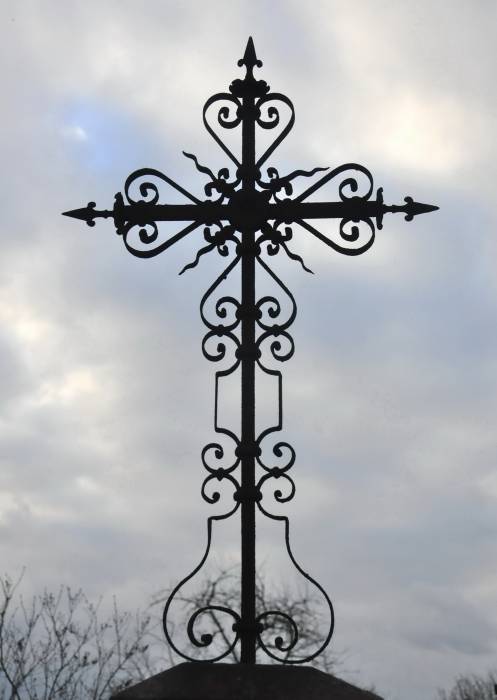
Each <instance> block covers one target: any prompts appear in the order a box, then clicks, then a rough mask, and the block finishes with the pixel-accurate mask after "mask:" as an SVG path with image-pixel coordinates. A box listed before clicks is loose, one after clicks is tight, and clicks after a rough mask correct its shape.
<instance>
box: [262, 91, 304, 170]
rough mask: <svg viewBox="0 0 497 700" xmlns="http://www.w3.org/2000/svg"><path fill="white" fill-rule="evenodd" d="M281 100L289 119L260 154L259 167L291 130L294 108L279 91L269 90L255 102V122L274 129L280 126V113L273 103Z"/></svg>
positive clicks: (293, 121) (265, 127) (264, 127)
mask: <svg viewBox="0 0 497 700" xmlns="http://www.w3.org/2000/svg"><path fill="white" fill-rule="evenodd" d="M278 102H281V103H283V104H285V105H286V106H287V107H288V108H289V110H290V114H289V119H288V122H287V124H286V125H285V126H284V127H283V129H282V130H281V131H280V133H279V134H278V136H277V137H276V138H275V139H274V141H273V142H272V143H271V144H270V146H269V147H268V148H267V149H266V150H265V151H264V153H263V154H262V156H261V157H260V158H259V160H258V161H257V167H258V168H260V167H261V165H262V164H263V163H264V162H265V161H266V160H267V159H268V158H269V156H270V155H271V154H272V153H273V151H275V150H276V149H277V148H278V146H279V145H280V143H281V142H282V141H283V139H284V138H286V136H288V134H289V133H290V131H291V130H292V127H293V125H294V123H295V110H294V108H293V104H292V102H291V101H290V100H289V99H288V97H286V96H285V95H281V94H280V93H279V92H271V93H270V94H269V95H266V96H265V97H261V99H260V100H258V101H257V102H256V105H255V106H256V108H257V110H258V113H259V116H258V117H257V121H256V123H257V124H258V126H260V127H262V128H263V129H275V128H277V127H278V126H280V122H281V115H280V110H279V109H278V107H277V106H276V104H274V103H278Z"/></svg>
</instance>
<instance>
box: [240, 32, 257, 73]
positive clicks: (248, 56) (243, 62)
mask: <svg viewBox="0 0 497 700" xmlns="http://www.w3.org/2000/svg"><path fill="white" fill-rule="evenodd" d="M238 65H239V66H245V67H246V68H247V70H249V71H250V70H252V69H253V68H255V66H257V67H258V68H260V67H261V66H262V61H260V60H259V59H258V58H257V54H256V53H255V46H254V40H253V39H252V37H251V36H249V39H248V41H247V46H246V48H245V53H244V54H243V58H241V59H240V60H239V61H238Z"/></svg>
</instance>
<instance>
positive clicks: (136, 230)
mask: <svg viewBox="0 0 497 700" xmlns="http://www.w3.org/2000/svg"><path fill="white" fill-rule="evenodd" d="M238 65H239V66H244V67H245V76H244V77H243V79H236V80H234V81H233V82H232V83H231V85H230V87H229V92H224V93H218V94H216V95H213V96H212V97H210V98H209V99H208V100H207V102H206V104H205V107H204V111H203V121H204V125H205V128H206V129H207V131H208V132H209V134H210V135H211V136H212V137H213V138H214V139H215V141H216V142H217V144H218V145H219V146H220V147H221V148H222V150H223V151H224V153H225V154H226V155H227V156H228V158H229V159H230V160H231V162H232V164H233V166H234V168H232V171H233V172H230V170H229V169H228V168H222V169H221V170H220V171H219V172H218V174H217V175H215V174H214V173H213V172H212V170H210V169H209V168H207V167H205V166H202V165H200V164H199V162H198V160H197V158H196V157H195V156H194V155H191V154H189V153H185V156H187V157H188V158H191V159H192V160H193V162H194V163H195V166H196V168H197V169H198V170H199V171H200V172H201V173H202V174H204V175H206V176H207V177H208V178H209V182H208V183H207V185H206V186H205V194H206V196H207V199H199V198H197V197H196V196H194V195H193V194H191V193H190V192H188V191H187V190H186V189H184V188H183V187H181V186H180V185H178V184H177V183H176V182H174V180H172V179H171V178H170V177H168V176H167V175H164V174H163V173H161V172H159V171H158V170H154V169H148V168H145V169H141V170H137V171H135V172H134V173H132V174H131V175H130V176H129V177H128V179H127V180H126V182H125V185H124V196H123V194H121V193H117V194H116V196H115V202H114V208H113V209H112V210H104V211H100V210H97V209H96V208H95V207H96V205H95V203H94V202H90V203H89V204H88V206H87V207H85V208H82V209H74V210H72V211H67V212H64V214H65V215H66V216H71V217H73V218H76V219H82V220H83V221H86V223H87V224H88V225H89V226H94V225H95V219H97V218H112V219H114V224H115V227H116V231H117V233H118V234H119V235H120V236H122V238H123V241H124V245H125V246H126V248H127V249H128V251H129V252H130V253H132V254H133V255H136V256H138V257H141V258H150V257H153V256H155V255H158V254H159V253H162V252H163V251H165V250H167V248H169V247H170V246H172V245H173V244H174V243H176V242H177V241H179V240H181V239H182V238H184V237H185V236H188V235H190V234H191V233H192V232H193V231H195V230H196V229H199V228H200V227H203V235H204V239H205V242H206V245H204V246H203V247H201V248H200V249H199V250H198V252H197V255H196V258H195V260H194V261H193V262H192V263H190V264H189V265H186V267H185V268H183V270H182V272H184V271H185V270H186V269H188V268H192V267H195V266H196V265H197V263H198V261H199V259H200V257H201V256H202V255H204V254H205V253H208V252H210V251H213V250H215V249H217V251H218V253H220V254H221V255H222V256H229V255H230V245H231V244H232V245H233V248H234V255H233V257H232V259H231V261H230V263H229V265H228V266H227V268H226V269H225V270H224V271H223V273H222V274H221V275H220V276H219V277H218V278H217V279H216V280H215V281H214V282H213V284H212V285H211V286H210V287H209V289H208V290H207V292H206V293H205V294H204V296H203V298H202V301H201V304H200V313H201V317H202V320H203V322H204V324H205V325H206V326H207V329H208V331H207V334H206V335H205V337H204V340H203V343H202V350H203V354H204V356H205V357H206V358H207V359H208V360H212V361H214V362H219V361H221V360H224V361H225V362H226V361H227V360H228V366H227V368H225V369H223V370H220V371H217V372H216V375H215V410H214V429H215V431H216V432H217V433H218V434H222V435H223V436H225V438H227V439H229V440H231V441H232V445H233V455H232V458H231V459H229V460H228V463H227V464H226V462H225V460H226V455H225V449H224V448H223V446H222V445H221V444H219V443H217V442H213V443H210V444H208V445H206V446H205V447H204V449H203V450H202V463H203V465H204V467H205V469H206V470H207V476H206V477H205V479H204V481H203V484H202V496H203V498H204V499H205V500H206V501H207V502H208V503H210V504H213V505H214V504H216V503H218V501H220V494H219V492H218V491H216V490H215V489H214V490H212V487H213V486H214V484H215V482H216V481H218V482H223V481H224V482H226V483H229V484H230V485H231V487H232V488H233V504H232V505H231V506H230V507H229V508H228V509H227V510H225V511H224V512H222V513H218V514H216V515H213V516H210V517H209V518H208V520H207V546H206V549H205V553H204V556H203V557H202V559H201V561H200V563H199V565H198V566H197V567H195V569H194V570H193V571H192V572H191V573H190V574H189V575H188V576H186V577H185V578H184V579H183V580H182V581H181V582H180V583H179V584H178V585H177V586H176V587H175V588H174V590H173V591H172V593H171V595H170V597H169V599H168V601H167V603H166V606H165V610H164V631H165V634H166V638H167V640H168V642H169V643H170V644H171V646H172V647H173V648H174V649H175V651H177V652H178V653H179V654H180V655H181V656H183V657H184V658H186V659H190V660H193V659H192V658H191V656H190V655H189V654H188V653H186V651H185V650H184V649H180V648H179V646H177V645H176V643H175V642H174V641H173V639H172V637H171V634H170V629H169V625H168V613H169V611H170V606H171V603H172V601H173V600H174V598H175V596H176V594H177V593H178V591H179V590H180V589H181V588H182V586H184V585H185V584H186V582H187V581H189V580H190V579H191V578H192V577H193V576H195V575H196V574H197V573H198V572H199V571H200V569H201V568H202V566H203V565H204V563H205V562H206V560H207V557H208V555H209V552H210V547H211V539H212V525H213V522H214V521H218V520H223V519H225V518H228V517H230V516H232V515H234V514H235V513H237V512H238V511H239V512H240V514H241V605H240V610H232V609H229V608H226V607H223V606H220V605H218V606H216V605H215V603H214V604H212V605H209V606H206V607H202V608H199V609H198V610H196V611H195V612H194V613H193V615H192V616H191V617H190V619H189V622H188V624H187V634H188V637H189V640H190V642H191V643H192V644H193V645H194V646H196V647H202V648H207V647H209V646H210V645H211V644H213V639H214V635H213V634H207V633H206V634H201V633H199V631H198V629H199V628H198V623H199V620H200V619H201V618H202V616H203V615H204V614H205V613H207V612H209V611H216V612H217V613H218V614H221V615H227V616H228V618H231V620H232V622H233V624H232V631H233V638H232V641H230V642H229V644H227V646H226V648H224V649H222V650H220V651H219V649H216V651H215V652H214V654H213V655H212V656H211V658H210V660H212V661H217V660H219V659H222V658H224V657H225V656H227V655H228V654H230V653H231V652H232V651H233V649H234V648H235V646H236V645H237V644H238V642H240V659H241V662H242V663H255V660H256V649H257V648H260V649H262V650H264V651H265V652H266V653H267V654H269V656H271V657H273V658H275V659H277V660H279V661H284V662H286V663H303V662H307V661H310V660H311V659H313V658H314V657H315V656H317V655H318V654H319V653H320V652H321V651H322V650H323V649H324V648H325V647H326V646H327V644H328V643H329V641H330V639H331V636H332V633H333V626H334V615H333V607H332V604H331V601H330V599H329V597H328V595H327V593H326V592H325V591H324V589H323V588H322V587H321V586H320V585H319V584H318V583H317V582H316V581H315V580H314V579H312V578H311V577H310V576H309V575H308V574H307V573H305V572H304V571H303V569H302V568H301V567H300V565H299V564H298V563H297V561H296V559H295V557H294V555H293V553H292V550H291V548H290V539H289V520H288V518H287V517H286V516H282V515H277V514H275V513H274V512H272V511H271V509H270V508H271V506H270V505H265V504H266V501H267V500H268V499H269V498H271V497H272V498H274V499H275V501H276V502H278V503H286V502H288V501H290V500H291V499H292V498H293V496H294V493H295V485H294V482H293V480H292V478H291V476H290V475H289V471H290V469H291V468H292V466H293V464H294V462H295V452H294V449H293V447H292V446H291V445H290V444H289V443H287V442H283V441H279V442H277V443H276V444H274V445H273V446H272V447H271V448H270V449H269V451H270V457H269V458H267V457H266V456H265V454H266V452H267V451H268V450H267V449H265V447H264V441H265V440H266V438H268V437H269V436H270V435H272V434H274V433H277V432H279V431H281V429H282V375H281V372H280V371H279V370H277V369H274V368H271V367H267V366H266V364H265V362H266V360H265V359H264V357H268V356H269V358H270V359H271V358H272V359H273V360H276V361H279V362H284V361H286V360H288V359H290V357H291V356H292V355H293V352H294V345H293V340H292V338H291V336H290V334H289V332H288V329H289V327H290V326H291V324H292V323H293V321H294V319H295V316H296V311H297V307H296V304H295V300H294V298H293V296H292V294H291V292H290V291H289V289H288V288H287V287H286V286H285V284H284V283H283V282H282V281H281V280H280V279H279V278H278V276H277V275H276V274H275V273H274V271H273V270H272V269H271V267H270V266H269V265H268V264H267V262H266V261H265V260H264V259H263V257H262V256H263V254H264V253H267V254H269V255H276V254H277V253H278V252H280V251H281V250H283V251H284V252H285V253H286V254H287V255H288V256H289V257H290V258H291V259H293V260H296V261H298V262H300V263H301V265H302V266H303V267H304V268H305V265H304V262H303V260H302V259H301V258H300V257H299V256H298V255H296V254H295V253H293V252H292V251H291V250H290V248H289V247H288V244H289V242H290V241H291V240H292V236H293V229H292V226H294V225H298V226H300V227H301V228H303V229H304V230H305V231H307V232H309V233H311V234H312V235H313V236H315V237H316V238H318V239H319V240H320V241H322V242H323V243H325V244H326V245H327V246H329V247H331V248H333V249H334V250H335V251H337V252H339V253H343V254H345V255H359V254H361V253H364V252H365V251H366V250H368V249H369V248H370V247H371V246H372V244H373V242H374V238H375V230H376V229H381V228H382V224H383V217H384V215H385V214H386V213H388V212H402V213H404V214H405V219H406V220H407V221H410V220H412V218H413V217H414V216H415V215H416V214H421V213H425V212H430V211H435V210H436V209H438V207H435V206H431V205H428V204H420V203H418V202H415V201H414V200H413V199H412V198H411V197H405V199H404V203H403V204H401V205H387V204H385V203H384V201H383V195H382V188H379V189H378V190H377V192H376V195H375V198H373V178H372V176H371V173H370V172H369V171H368V170H367V169H366V168H364V167H363V166H361V165H357V164H355V163H348V164H346V165H341V166H339V167H337V168H334V169H332V170H330V169H329V168H314V170H312V171H310V172H306V171H303V170H295V171H293V172H292V173H290V174H289V175H284V176H281V177H280V175H279V173H278V171H277V170H276V169H275V168H274V167H269V168H267V171H266V176H264V175H263V173H262V170H261V168H262V166H263V165H264V163H265V162H266V161H267V160H268V158H269V157H270V156H271V155H272V153H273V152H274V151H275V149H276V148H277V147H278V146H279V144H280V143H281V142H282V141H283V139H284V138H285V137H286V136H287V135H288V133H289V131H290V130H291V129H292V127H293V124H294V120H295V116H294V109H293V105H292V103H291V101H290V100H289V99H288V98H287V97H285V96H284V95H282V94H280V93H272V92H270V91H269V86H268V85H267V83H266V82H265V81H264V80H258V79H256V78H255V77H254V69H255V68H256V67H258V68H259V67H261V66H262V62H261V61H260V60H258V58H257V56H256V53H255V49H254V44H253V41H252V38H250V39H249V40H248V43H247V47H246V50H245V54H244V56H243V58H242V59H240V61H238ZM212 108H215V109H216V110H217V123H218V126H219V127H221V128H222V129H235V128H237V127H241V158H238V157H237V156H236V155H234V154H233V153H232V151H231V150H230V148H228V146H227V145H226V144H225V143H224V141H223V140H222V139H221V137H220V135H219V133H217V132H216V131H214V129H213V127H212V124H211V122H210V121H209V118H208V115H209V114H210V113H212V111H213V110H212ZM282 110H283V112H285V113H286V117H287V118H286V123H283V120H282ZM259 128H260V129H263V130H265V131H270V130H272V129H276V132H275V133H277V134H278V135H277V136H276V137H275V139H274V141H273V142H272V143H271V145H269V146H268V148H267V149H266V150H265V152H264V153H263V154H262V155H261V156H260V157H258V156H257V155H256V132H257V129H259ZM318 172H325V174H324V175H321V176H319V178H318V179H317V180H316V181H315V182H314V183H313V184H312V185H310V186H309V187H307V189H304V191H303V192H302V193H301V194H299V195H298V196H294V197H292V194H293V185H292V183H293V181H294V180H296V179H297V178H303V177H306V178H309V177H313V176H315V175H316V173H318ZM265 177H266V179H265ZM332 180H333V181H335V182H336V183H337V192H338V200H337V201H317V202H316V201H309V198H310V196H311V195H312V194H314V193H315V192H317V191H318V190H319V189H320V188H321V187H323V185H325V184H326V183H328V182H330V181H332ZM157 181H161V182H162V183H166V184H167V185H169V186H170V187H172V188H173V189H174V190H176V192H177V193H179V194H180V195H182V196H183V197H184V198H185V200H188V201H187V202H186V203H183V204H166V203H159V187H158V184H157ZM361 183H362V189H363V191H362V193H361ZM136 187H137V188H138V195H133V194H132V189H133V188H136ZM320 219H336V220H337V221H338V226H337V231H336V233H335V235H334V236H333V235H332V236H330V235H329V234H326V235H325V234H323V233H322V232H321V231H319V230H318V229H317V228H316V227H315V225H314V223H315V222H317V221H318V220H320ZM164 221H168V222H175V221H177V222H184V223H186V222H188V223H186V226H184V228H181V230H180V231H179V232H178V233H176V234H174V235H166V237H163V238H161V236H160V231H159V225H158V224H159V222H164ZM311 221H312V222H313V223H312V224H311V223H310V222H311ZM236 267H240V268H241V295H240V298H239V299H236V298H235V297H233V296H226V295H224V296H223V295H221V296H219V297H218V298H217V299H216V301H215V303H214V315H215V318H214V320H212V319H209V318H208V317H207V311H206V303H207V301H208V300H211V301H212V299H211V297H213V298H214V297H215V295H216V294H218V292H219V289H218V288H219V287H220V285H221V283H222V282H223V281H224V280H226V278H227V277H228V275H230V274H231V273H232V272H233V270H234V269H235V268H236ZM256 268H257V269H258V270H259V271H260V272H263V273H265V274H267V275H269V277H270V278H271V279H272V281H273V282H274V283H275V284H276V285H277V287H278V288H279V290H280V293H281V294H282V295H283V296H284V297H285V298H286V299H287V301H288V302H289V308H290V311H289V312H285V311H284V304H283V305H282V304H281V302H280V300H279V299H278V298H276V297H274V296H263V297H261V298H259V299H258V298H257V295H256V289H255V277H256ZM305 269H307V268H305ZM213 344H214V349H213V348H212V345H213ZM257 370H260V371H262V372H264V373H266V374H267V375H269V376H271V377H273V378H276V380H277V385H278V421H277V424H276V425H273V426H269V427H267V428H266V429H265V430H263V431H262V432H261V433H259V434H257V433H256V426H255V376H256V371H257ZM237 371H240V374H241V431H240V434H239V435H237V434H235V433H234V432H233V431H231V430H229V429H228V428H227V427H223V426H222V425H220V423H219V421H218V388H219V381H220V379H221V378H223V377H227V376H229V375H231V374H233V373H234V372H237ZM223 464H224V466H223ZM268 482H277V486H278V488H276V490H274V491H273V493H272V494H269V493H268V489H267V488H265V487H266V484H267V483H268ZM280 484H284V485H285V486H286V489H285V488H283V487H279V485H280ZM263 496H264V498H263ZM257 510H258V511H259V512H260V513H261V514H263V515H264V516H267V517H268V518H271V519H273V520H277V521H280V522H282V523H283V524H284V531H285V543H286V548H287V552H288V555H289V557H290V559H291V561H292V562H293V564H294V565H295V567H296V568H297V570H298V571H299V572H300V573H301V574H302V575H303V576H304V577H305V578H306V579H307V580H308V581H310V582H311V583H312V584H313V585H315V586H316V587H317V589H318V590H319V591H320V592H321V594H322V595H323V596H324V600H325V601H326V604H327V606H328V609H329V616H330V619H329V627H328V633H327V635H326V637H325V639H324V640H323V643H322V644H321V645H320V647H319V648H318V649H316V650H315V652H314V653H312V654H310V655H309V654H307V655H306V656H305V657H304V658H302V657H299V656H296V655H295V654H296V652H298V632H299V630H298V628H297V625H296V623H295V621H294V620H293V619H292V618H291V617H290V616H289V615H288V613H287V612H285V611H284V610H262V611H257V610H256V595H255V592H256V586H255V582H256V551H255V524H256V512H257ZM274 616H276V617H279V619H280V621H283V622H284V624H286V625H287V629H288V635H289V637H288V639H287V640H283V639H282V638H281V637H277V638H276V639H274V640H271V642H268V640H267V638H265V635H264V632H265V629H266V626H267V623H268V621H269V620H270V618H271V617H273V618H274ZM215 646H216V645H215V644H214V645H213V647H215ZM203 660H205V657H203Z"/></svg>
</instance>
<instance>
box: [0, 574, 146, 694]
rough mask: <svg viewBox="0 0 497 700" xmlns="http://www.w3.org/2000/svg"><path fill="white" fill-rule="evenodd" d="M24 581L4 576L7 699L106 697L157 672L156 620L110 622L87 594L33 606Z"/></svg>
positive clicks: (119, 617) (3, 682)
mask: <svg viewBox="0 0 497 700" xmlns="http://www.w3.org/2000/svg"><path fill="white" fill-rule="evenodd" d="M21 578H22V576H21V577H19V579H18V580H17V581H15V582H14V581H13V580H12V579H10V578H9V577H8V576H4V577H0V700H55V699H57V700H59V699H60V700H90V699H91V700H101V699H102V700H103V698H105V699H106V700H107V698H108V697H109V696H110V694H111V692H114V691H116V690H118V689H121V688H123V687H126V686H127V685H129V684H130V683H132V682H133V681H138V680H141V679H142V678H145V677H147V676H149V675H151V674H152V673H153V672H154V671H155V669H153V668H152V667H151V666H152V663H151V654H150V652H149V640H150V636H151V631H152V630H151V620H150V616H149V615H146V614H145V615H143V614H140V613H138V614H136V615H131V614H130V613H126V612H125V613H122V612H120V611H119V610H118V607H117V604H116V603H115V601H114V606H113V610H112V612H111V613H110V615H109V616H107V617H106V618H105V619H103V620H102V619H101V618H102V615H101V614H100V611H99V606H98V605H96V606H95V605H93V604H92V603H90V602H89V601H88V599H87V598H86V596H85V595H84V594H83V592H82V591H81V590H79V591H76V592H73V591H71V589H70V588H62V587H61V588H60V589H59V591H58V592H57V594H55V595H54V594H52V593H48V592H45V593H43V594H42V595H38V596H35V597H34V598H33V599H32V600H31V601H30V602H29V603H26V602H25V601H24V600H23V598H22V596H21V595H19V593H18V587H19V584H20V581H21Z"/></svg>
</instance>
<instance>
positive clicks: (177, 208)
mask: <svg viewBox="0 0 497 700" xmlns="http://www.w3.org/2000/svg"><path fill="white" fill-rule="evenodd" d="M254 194H255V197H250V198H248V199H246V200H243V199H240V198H237V199H236V200H235V201H232V202H227V203H221V202H211V201H204V202H199V203H198V204H149V203H146V202H137V203H134V204H124V202H123V199H122V196H121V195H119V194H118V195H116V202H115V205H114V209H113V210H101V211H99V210H96V209H95V203H94V202H90V203H89V204H88V206H87V207H86V208H82V209H74V210H72V211H67V212H64V214H65V215H66V216H71V217H73V218H76V219H82V220H83V221H86V223H87V224H88V225H89V226H93V225H94V220H95V219H96V218H109V217H111V218H113V219H114V222H115V224H116V228H117V230H118V232H120V229H122V228H123V227H126V228H129V227H131V226H135V225H137V226H146V225H147V224H151V223H154V222H159V221H192V222H196V223H197V225H202V224H204V225H210V224H213V223H215V222H217V221H229V222H231V223H233V224H234V225H235V228H238V226H237V225H236V224H237V223H238V222H240V221H244V220H248V219H250V220H251V221H254V220H256V221H257V222H260V223H264V222H266V221H281V222H284V223H288V224H291V223H294V222H296V221H300V220H302V219H345V220H350V221H364V220H366V219H376V221H377V225H378V228H381V225H382V219H383V216H384V214H386V213H388V212H391V213H397V212H402V213H404V214H405V215H406V219H407V220H411V219H412V218H413V217H414V216H416V215H417V214H422V213H426V212H430V211H435V210H436V209H438V207H436V206H433V205H430V204H422V203H420V202H415V201H413V199H412V198H411V197H406V198H405V201H404V204H401V205H387V204H385V203H384V202H383V197H382V194H381V189H380V190H378V195H377V198H376V199H375V200H372V199H368V200H366V199H364V198H361V197H350V198H348V199H345V200H342V201H338V202H301V201H298V200H290V199H287V200H282V201H280V202H276V203H273V202H267V201H266V200H265V199H264V198H263V197H260V196H259V195H261V194H263V193H254Z"/></svg>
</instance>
